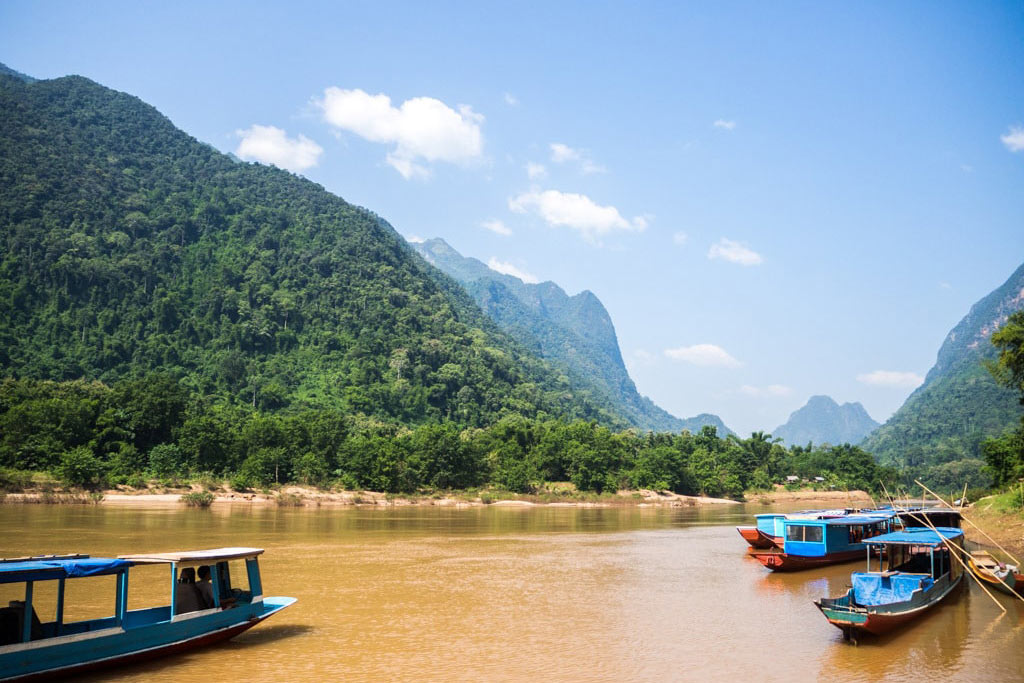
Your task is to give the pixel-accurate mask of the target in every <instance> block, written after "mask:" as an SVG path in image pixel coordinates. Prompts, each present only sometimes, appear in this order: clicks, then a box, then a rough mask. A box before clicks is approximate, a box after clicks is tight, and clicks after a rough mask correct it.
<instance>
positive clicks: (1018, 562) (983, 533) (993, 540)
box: [914, 479, 1024, 570]
mask: <svg viewBox="0 0 1024 683" xmlns="http://www.w3.org/2000/svg"><path fill="white" fill-rule="evenodd" d="M914 483H916V484H921V482H919V481H917V480H916V479H915V480H914ZM921 488H925V486H924V484H921ZM932 495H935V494H934V493H933V494H932ZM935 497H936V498H938V496H935ZM939 502H940V503H942V504H943V505H947V506H948V507H952V506H951V505H948V503H946V501H944V500H942V498H939ZM960 517H961V518H962V519H963V520H964V521H965V522H967V523H968V524H970V525H971V526H972V527H974V528H975V529H977V530H978V532H979V533H980V534H981V535H982V536H984V537H985V538H987V539H988V540H989V541H991V542H992V544H993V545H995V547H997V548H999V549H1000V550H1002V551H1003V552H1004V553H1006V556H1007V557H1009V558H1010V559H1011V560H1013V561H1014V562H1016V563H1017V569H1020V570H1024V567H1021V562H1020V560H1018V559H1017V558H1016V557H1014V556H1013V555H1012V554H1011V553H1010V551H1009V550H1007V549H1006V548H1004V547H1003V546H1001V545H999V541H997V540H996V539H994V538H992V537H991V536H989V535H988V534H986V533H985V530H984V529H982V528H981V527H980V526H978V525H977V524H975V523H974V522H972V521H971V520H969V519H967V518H966V517H964V516H963V515H962V514H961V515H960Z"/></svg>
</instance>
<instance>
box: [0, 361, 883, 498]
mask: <svg viewBox="0 0 1024 683" xmlns="http://www.w3.org/2000/svg"><path fill="white" fill-rule="evenodd" d="M0 465H2V466H3V467H5V468H6V469H5V470H4V471H3V473H2V474H0V476H3V478H4V480H5V481H6V484H7V486H8V487H9V488H12V487H13V488H17V487H18V484H19V482H20V485H21V487H22V488H23V487H24V485H25V484H26V483H29V482H31V477H26V476H25V474H24V472H23V471H25V470H29V471H48V472H52V473H54V474H55V475H56V476H57V477H58V478H59V479H61V480H62V481H64V482H65V483H67V484H69V485H72V486H80V487H86V488H96V487H100V486H104V485H109V484H128V485H132V486H143V485H144V484H145V483H146V481H147V479H156V480H170V479H182V478H190V477H191V478H195V479H199V478H202V477H209V476H210V475H213V476H215V477H222V478H227V479H229V480H230V483H231V485H232V487H233V488H236V489H239V490H244V489H248V488H252V487H267V486H270V485H273V484H276V483H289V482H296V483H301V484H305V485H314V486H338V487H342V488H348V489H368V490H376V491H385V492H393V493H412V492H416V491H419V490H423V489H466V488H473V487H480V486H494V487H496V488H499V489H505V490H509V491H514V492H522V493H527V492H531V491H534V490H537V489H539V488H541V487H542V486H543V485H544V484H545V483H548V482H561V481H570V482H572V483H573V484H574V485H575V488H576V489H577V490H579V491H585V492H596V493H600V492H603V491H615V490H619V489H626V488H636V489H640V488H643V489H656V490H669V491H673V492H676V493H684V494H698V493H703V494H706V495H710V496H731V497H739V496H741V495H742V494H743V492H744V491H745V490H748V489H767V488H769V487H771V486H772V484H773V483H774V482H777V481H779V480H781V479H784V478H785V476H787V475H792V474H796V475H798V476H801V477H803V478H805V479H813V478H814V477H817V476H821V477H823V478H824V482H822V485H823V486H825V487H834V488H838V489H843V488H849V489H857V488H859V489H872V488H874V487H876V486H877V483H878V481H879V480H888V481H890V482H891V481H892V478H893V476H894V472H893V471H891V470H887V469H885V468H882V467H879V466H878V465H876V463H875V461H874V459H873V458H872V457H871V456H870V455H869V454H868V453H866V452H865V451H863V450H861V449H859V448H857V447H855V446H850V445H849V444H846V445H840V446H828V445H824V446H807V447H802V446H793V447H790V448H786V447H784V446H783V445H782V444H780V443H777V442H774V441H773V440H772V439H771V437H770V436H769V435H767V434H764V433H760V432H758V433H754V434H753V435H751V437H750V438H748V439H740V438H738V437H736V436H734V435H729V436H727V437H725V438H722V437H720V436H719V435H718V433H717V431H716V429H715V428H714V427H710V426H706V427H704V428H703V429H702V430H701V431H700V432H698V433H696V434H691V433H690V432H688V431H683V432H681V433H678V434H673V433H654V432H647V433H641V432H639V431H637V430H621V431H613V430H611V429H609V428H608V427H606V426H603V425H601V424H599V423H597V422H594V421H589V422H588V421H583V420H575V421H565V420H558V419H550V418H537V419H529V418H526V417H523V416H520V415H511V416H506V417H503V418H501V419H500V420H498V421H497V422H495V423H494V424H492V425H489V426H487V427H482V428H481V427H474V426H469V425H459V424H457V423H454V422H439V423H424V424H419V425H403V424H400V423H396V422H383V421H380V420H376V419H373V418H371V417H368V416H366V415H358V414H357V415H351V414H345V413H342V412H337V411H330V410H318V411H317V410H306V411H297V412H287V411H279V412H265V411H259V410H254V409H253V408H252V407H251V406H248V405H244V404H242V405H239V404H230V403H225V402H217V401H214V400H212V399H210V398H209V397H202V396H199V395H196V394H192V393H190V392H189V391H188V389H187V388H186V387H185V386H184V385H183V384H182V383H180V382H178V381H176V380H175V379H173V378H172V377H170V376H167V375H152V376H148V377H145V378H143V379H141V380H136V381H126V382H122V383H118V384H116V385H114V386H107V385H105V384H102V383H99V382H85V381H81V380H78V381H70V382H50V381H39V380H29V379H6V380H3V381H2V382H0ZM19 472H21V474H20V475H19Z"/></svg>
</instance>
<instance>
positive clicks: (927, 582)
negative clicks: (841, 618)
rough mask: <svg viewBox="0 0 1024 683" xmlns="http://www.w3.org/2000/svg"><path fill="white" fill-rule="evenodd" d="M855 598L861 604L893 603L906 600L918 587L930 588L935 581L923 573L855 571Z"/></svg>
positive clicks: (852, 575) (853, 577) (852, 577)
mask: <svg viewBox="0 0 1024 683" xmlns="http://www.w3.org/2000/svg"><path fill="white" fill-rule="evenodd" d="M850 578H851V579H852V580H853V599H854V600H855V601H856V602H857V603H858V604H860V605H891V604H893V603H896V602H906V601H907V600H910V596H911V595H912V594H913V592H914V591H916V590H917V589H918V588H921V589H924V590H928V588H930V587H931V585H932V584H933V583H935V582H934V581H933V580H932V577H930V576H924V575H922V574H892V575H890V576H882V575H881V574H869V573H867V572H854V573H853V574H851V575H850Z"/></svg>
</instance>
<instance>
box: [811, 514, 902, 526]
mask: <svg viewBox="0 0 1024 683" xmlns="http://www.w3.org/2000/svg"><path fill="white" fill-rule="evenodd" d="M890 517H892V515H884V514H867V515H850V516H849V517H839V518H837V519H825V520H822V521H823V522H825V524H828V525H829V526H861V525H864V524H878V523H879V522H884V521H886V520H887V519H889V518H890Z"/></svg>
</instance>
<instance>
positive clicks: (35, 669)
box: [0, 548, 295, 681]
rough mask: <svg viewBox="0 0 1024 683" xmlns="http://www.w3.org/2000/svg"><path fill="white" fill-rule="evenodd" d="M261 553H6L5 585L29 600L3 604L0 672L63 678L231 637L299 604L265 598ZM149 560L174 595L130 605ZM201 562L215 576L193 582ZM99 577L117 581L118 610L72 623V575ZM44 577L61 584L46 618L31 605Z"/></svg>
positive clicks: (203, 572)
mask: <svg viewBox="0 0 1024 683" xmlns="http://www.w3.org/2000/svg"><path fill="white" fill-rule="evenodd" d="M262 553H263V550H262V549H259V548H219V549H216V550H202V551H190V552H180V553H157V554H149V555H125V556H121V557H120V558H116V559H114V558H91V557H88V556H86V555H75V556H65V557H53V556H48V557H34V558H23V559H19V560H11V561H0V584H19V583H23V584H24V585H25V588H24V600H19V601H11V603H10V604H9V606H7V607H2V608H0V680H11V681H29V680H50V679H56V678H64V677H66V676H69V675H72V674H78V673H82V672H85V671H91V670H94V669H99V668H105V667H108V666H113V665H118V664H125V663H129V662H135V661H141V660H145V659H151V658H154V657H159V656H162V655H165V654H170V653H172V652H181V651H186V650H191V649H194V648H196V647H200V646H204V645H208V644H211V643H215V642H218V641H221V640H226V639H228V638H232V637H234V636H236V635H238V634H239V633H242V632H243V631H245V630H247V629H249V628H252V627H253V626H255V625H256V624H258V623H260V622H261V621H263V620H264V619H266V618H267V617H269V616H270V615H272V614H274V613H276V612H278V611H280V610H282V609H284V608H285V607H287V606H288V605H291V604H292V603H294V602H295V598H285V597H273V598H272V597H264V596H263V584H262V580H261V577H260V570H259V562H258V556H259V555H260V554H262ZM144 564H162V565H167V566H169V567H170V572H169V574H170V578H171V585H170V589H171V590H170V602H169V603H168V604H166V605H163V606H158V607H148V608H143V609H135V610H131V609H129V608H128V575H129V571H130V570H131V568H132V567H134V566H137V565H144ZM232 565H234V567H232ZM197 569H198V570H199V571H198V573H199V576H200V578H201V579H203V578H204V577H209V578H208V579H207V580H200V581H199V582H198V583H196V582H195V579H194V575H195V572H196V570H197ZM232 569H234V572H232ZM95 576H112V577H114V579H115V582H114V595H112V596H111V597H112V598H113V600H112V602H113V606H114V614H113V616H109V617H104V618H99V619H87V620H83V621H72V622H67V621H65V619H64V614H65V609H64V608H65V604H64V602H65V600H64V597H65V587H66V583H67V581H69V580H71V581H77V580H81V579H84V578H86V577H95ZM47 581H53V582H56V584H57V587H56V594H57V600H56V612H55V615H54V618H53V620H52V621H43V620H41V619H40V616H39V614H38V613H37V610H36V606H35V605H34V604H33V596H34V593H35V592H36V590H35V589H36V584H38V583H40V582H47ZM149 604H152V602H150V603H149ZM46 616H48V615H46Z"/></svg>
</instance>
